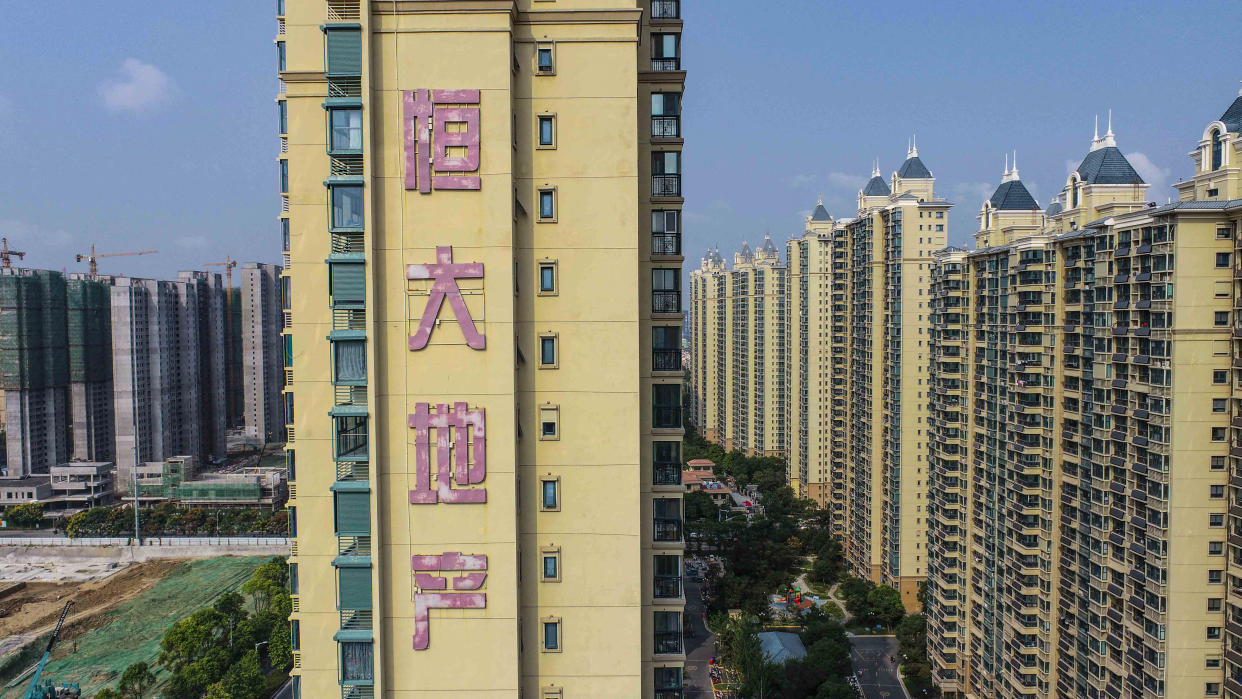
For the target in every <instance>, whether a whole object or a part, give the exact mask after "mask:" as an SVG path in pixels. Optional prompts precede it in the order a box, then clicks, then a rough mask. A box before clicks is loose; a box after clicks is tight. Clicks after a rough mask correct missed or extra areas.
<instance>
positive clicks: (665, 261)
mask: <svg viewBox="0 0 1242 699" xmlns="http://www.w3.org/2000/svg"><path fill="white" fill-rule="evenodd" d="M279 8H280V9H279V12H281V13H282V14H281V15H280V17H279V26H280V30H279V35H278V38H277V52H278V60H279V62H280V70H281V73H280V77H281V83H280V85H281V94H280V96H279V98H278V106H279V109H280V117H281V121H280V123H281V138H282V148H281V151H282V152H281V156H280V158H279V164H278V167H279V169H280V173H281V180H280V181H281V184H282V199H283V207H282V209H283V211H284V212H285V213H284V215H282V220H287V221H288V223H287V224H283V223H282V225H287V226H288V228H287V230H288V246H287V249H288V258H289V262H288V264H287V266H286V271H285V276H286V277H287V278H288V282H289V284H290V289H289V297H288V299H289V304H288V305H289V308H288V313H287V316H288V318H287V320H288V321H290V322H289V323H286V333H287V334H288V335H289V337H290V340H289V342H290V345H289V346H290V348H291V366H290V367H289V371H290V373H291V375H292V385H291V387H290V389H289V390H288V391H287V392H286V394H285V395H286V419H287V420H288V421H289V422H288V423H287V424H289V425H290V431H289V441H288V444H287V451H288V454H289V462H290V464H293V463H294V462H295V460H296V477H295V478H294V482H293V483H292V484H291V487H290V491H291V496H292V497H291V500H290V511H291V518H290V519H291V522H292V526H293V527H294V532H293V533H294V543H293V556H292V558H291V560H290V563H291V566H293V571H294V574H293V579H294V580H295V581H297V582H296V584H295V589H294V600H295V601H294V610H295V611H294V614H293V620H292V623H293V624H294V625H295V629H296V631H297V632H296V633H295V636H294V638H295V639H298V640H297V641H296V642H297V644H298V645H297V649H296V650H295V652H294V671H293V672H294V675H295V678H296V679H295V685H294V687H295V694H298V695H300V696H303V697H316V698H319V697H329V696H337V695H340V696H342V697H372V696H384V697H396V696H409V697H415V696H419V697H443V696H462V697H471V696H477V697H485V696H486V697H515V698H516V697H519V696H524V697H539V699H550V698H552V697H558V698H559V697H626V698H629V697H660V698H671V697H679V696H681V673H682V666H683V664H684V654H683V646H682V639H681V619H682V612H683V608H684V597H683V595H682V587H681V569H682V566H681V555H682V551H683V548H684V547H683V543H682V518H681V494H680V493H681V486H680V473H681V470H680V461H681V459H680V439H681V437H682V401H681V381H682V366H681V362H680V350H681V342H680V335H681V326H682V305H681V304H682V302H681V262H682V258H681V245H680V241H681V239H680V233H681V216H680V212H681V205H682V179H681V148H682V131H681V119H680V111H681V94H682V90H683V84H684V78H685V74H684V72H683V71H682V67H681V59H680V35H681V28H682V23H681V20H680V18H679V13H678V10H679V3H678V2H675V1H668V0H657V1H655V2H646V1H644V2H637V1H636V0H630V1H629V2H622V1H620V0H577V1H575V2H572V3H566V2H560V1H558V2H546V1H540V0H518V1H516V2H515V1H514V0H503V1H502V0H479V1H477V2H396V3H392V2H370V1H368V0H352V1H351V0H285V2H283V3H280V4H279ZM293 473H294V471H293V470H291V471H290V474H291V476H293Z"/></svg>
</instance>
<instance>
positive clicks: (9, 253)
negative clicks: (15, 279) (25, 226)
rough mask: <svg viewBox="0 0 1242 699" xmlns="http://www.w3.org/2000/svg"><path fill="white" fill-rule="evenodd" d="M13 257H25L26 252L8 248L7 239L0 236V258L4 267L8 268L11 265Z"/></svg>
mask: <svg viewBox="0 0 1242 699" xmlns="http://www.w3.org/2000/svg"><path fill="white" fill-rule="evenodd" d="M14 257H16V258H17V259H19V260H20V259H23V258H25V257H26V253H24V252H18V251H16V250H10V249H9V239H8V238H0V260H3V261H4V269H9V268H10V267H12V266H13V258H14Z"/></svg>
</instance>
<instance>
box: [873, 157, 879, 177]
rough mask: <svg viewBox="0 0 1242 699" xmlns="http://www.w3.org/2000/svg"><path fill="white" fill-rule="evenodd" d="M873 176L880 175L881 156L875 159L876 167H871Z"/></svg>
mask: <svg viewBox="0 0 1242 699" xmlns="http://www.w3.org/2000/svg"><path fill="white" fill-rule="evenodd" d="M871 176H872V177H879V176H880V159H879V158H876V159H875V167H873V168H871Z"/></svg>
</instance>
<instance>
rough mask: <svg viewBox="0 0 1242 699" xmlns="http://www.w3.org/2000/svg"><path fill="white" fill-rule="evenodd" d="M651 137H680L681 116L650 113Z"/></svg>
mask: <svg viewBox="0 0 1242 699" xmlns="http://www.w3.org/2000/svg"><path fill="white" fill-rule="evenodd" d="M651 137H652V138H681V117H680V116H678V115H676V114H673V115H661V114H652V115H651Z"/></svg>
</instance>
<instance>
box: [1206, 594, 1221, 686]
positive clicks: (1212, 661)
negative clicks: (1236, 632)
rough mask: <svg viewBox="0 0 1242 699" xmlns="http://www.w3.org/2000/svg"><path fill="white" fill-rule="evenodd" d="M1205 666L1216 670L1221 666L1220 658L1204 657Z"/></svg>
mask: <svg viewBox="0 0 1242 699" xmlns="http://www.w3.org/2000/svg"><path fill="white" fill-rule="evenodd" d="M1211 601H1212V600H1208V602H1211ZM1216 611H1220V610H1219V609H1218V610H1216ZM1203 666H1204V667H1206V668H1207V669H1209V670H1216V669H1218V668H1219V667H1220V658H1217V657H1213V656H1208V657H1207V658H1205V659H1204V661H1203Z"/></svg>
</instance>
